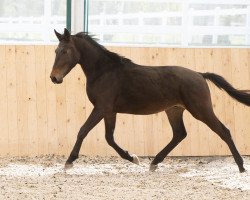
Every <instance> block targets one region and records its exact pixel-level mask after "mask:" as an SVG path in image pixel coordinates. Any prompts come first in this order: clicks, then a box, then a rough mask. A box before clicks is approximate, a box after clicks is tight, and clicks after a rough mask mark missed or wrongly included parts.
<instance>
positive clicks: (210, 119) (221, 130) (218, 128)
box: [193, 107, 245, 172]
mask: <svg viewBox="0 0 250 200" xmlns="http://www.w3.org/2000/svg"><path fill="white" fill-rule="evenodd" d="M201 113H203V115H201ZM201 113H199V117H197V116H195V115H193V116H194V117H196V118H197V119H199V120H200V121H202V122H204V123H205V124H207V126H208V127H209V128H210V129H211V130H213V131H214V132H215V133H217V134H218V135H219V136H220V138H221V139H222V140H223V141H224V142H226V144H227V145H228V147H229V149H230V151H231V153H232V155H233V157H234V160H235V162H236V164H237V165H238V167H239V170H240V172H244V171H245V169H244V167H243V159H242V157H241V156H240V154H239V152H238V150H237V148H236V146H235V144H234V142H233V139H232V136H231V134H230V131H229V130H228V129H227V128H226V127H225V125H224V124H222V123H221V122H220V120H219V119H218V118H217V117H216V116H215V114H214V112H213V110H212V107H210V108H209V109H206V108H205V109H201Z"/></svg>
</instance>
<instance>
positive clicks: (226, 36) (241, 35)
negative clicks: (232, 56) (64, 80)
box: [88, 0, 250, 47]
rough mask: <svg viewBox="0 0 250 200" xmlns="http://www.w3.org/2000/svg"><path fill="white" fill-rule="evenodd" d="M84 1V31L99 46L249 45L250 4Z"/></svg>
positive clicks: (178, 0)
mask: <svg viewBox="0 0 250 200" xmlns="http://www.w3.org/2000/svg"><path fill="white" fill-rule="evenodd" d="M88 2H89V5H88V31H89V32H91V33H92V34H95V35H96V36H97V37H98V38H99V39H100V42H101V43H103V44H120V45H122V44H136V45H143V46H150V45H153V46H168V45H170V46H183V47H187V46H249V45H250V0H245V1H243V0H238V1H235V0H203V1H200V0H189V1H186V0H133V1H132V0H91V1H88Z"/></svg>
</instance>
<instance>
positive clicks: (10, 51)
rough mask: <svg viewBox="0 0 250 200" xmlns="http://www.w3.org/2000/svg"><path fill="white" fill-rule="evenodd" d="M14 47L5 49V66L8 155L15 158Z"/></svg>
mask: <svg viewBox="0 0 250 200" xmlns="http://www.w3.org/2000/svg"><path fill="white" fill-rule="evenodd" d="M15 49H16V48H15V46H13V45H11V46H9V45H7V46H6V48H5V56H6V58H5V64H6V66H7V99H8V130H9V153H10V155H11V156H16V155H18V153H19V151H18V150H19V149H18V142H19V137H18V126H17V88H16V84H17V80H16V65H15V59H16V53H15Z"/></svg>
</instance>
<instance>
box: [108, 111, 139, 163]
mask: <svg viewBox="0 0 250 200" xmlns="http://www.w3.org/2000/svg"><path fill="white" fill-rule="evenodd" d="M104 122H105V138H106V141H107V142H108V144H109V145H110V146H111V147H113V149H114V150H115V151H116V152H117V153H118V154H119V155H120V156H121V157H122V158H123V159H126V160H129V161H130V162H132V163H135V164H137V165H139V164H140V161H139V159H138V157H137V156H136V155H134V154H133V155H130V154H129V153H128V151H124V150H123V149H122V148H121V147H119V146H118V145H117V144H116V142H115V140H114V131H115V123H116V113H111V114H106V115H105V117H104Z"/></svg>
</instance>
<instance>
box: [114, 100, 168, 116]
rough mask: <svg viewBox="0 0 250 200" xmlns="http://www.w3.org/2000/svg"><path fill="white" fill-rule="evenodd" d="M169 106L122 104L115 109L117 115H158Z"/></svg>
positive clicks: (162, 103) (165, 104) (163, 104)
mask: <svg viewBox="0 0 250 200" xmlns="http://www.w3.org/2000/svg"><path fill="white" fill-rule="evenodd" d="M168 107H169V105H168V104H167V103H166V102H151V103H148V104H145V103H135V102H133V103H130V104H123V105H122V104H120V105H117V106H116V107H115V108H114V112H116V113H128V114H135V115H149V114H153V113H158V112H161V111H164V110H166V109H167V108H168Z"/></svg>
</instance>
